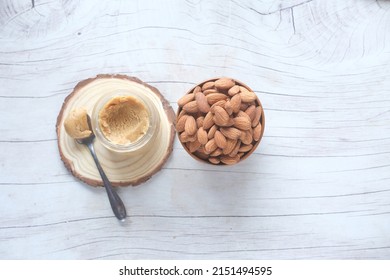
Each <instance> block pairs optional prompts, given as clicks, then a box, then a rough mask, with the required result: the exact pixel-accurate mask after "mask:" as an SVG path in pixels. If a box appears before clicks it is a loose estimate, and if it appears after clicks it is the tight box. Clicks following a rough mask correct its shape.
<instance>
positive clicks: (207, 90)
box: [203, 88, 219, 95]
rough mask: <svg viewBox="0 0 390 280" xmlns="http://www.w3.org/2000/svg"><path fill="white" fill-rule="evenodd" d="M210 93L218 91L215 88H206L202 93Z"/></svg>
mask: <svg viewBox="0 0 390 280" xmlns="http://www.w3.org/2000/svg"><path fill="white" fill-rule="evenodd" d="M210 93H219V91H218V90H217V89H215V88H210V89H206V90H205V91H203V94H204V95H209V94H210Z"/></svg>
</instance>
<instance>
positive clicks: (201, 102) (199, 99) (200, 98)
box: [195, 91, 210, 113]
mask: <svg viewBox="0 0 390 280" xmlns="http://www.w3.org/2000/svg"><path fill="white" fill-rule="evenodd" d="M195 100H196V104H198V109H199V111H201V112H202V113H208V112H209V111H210V105H209V103H208V102H207V98H206V96H205V95H204V94H203V92H201V91H198V92H197V93H195Z"/></svg>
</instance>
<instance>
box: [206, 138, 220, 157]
mask: <svg viewBox="0 0 390 280" xmlns="http://www.w3.org/2000/svg"><path fill="white" fill-rule="evenodd" d="M217 148H218V147H217V144H215V140H214V138H213V139H210V140H209V141H208V142H207V143H206V145H205V146H204V149H205V151H206V153H208V154H211V153H212V152H214V151H215V150H216V149H217Z"/></svg>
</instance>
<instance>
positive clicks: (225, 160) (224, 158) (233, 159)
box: [221, 155, 240, 165]
mask: <svg viewBox="0 0 390 280" xmlns="http://www.w3.org/2000/svg"><path fill="white" fill-rule="evenodd" d="M239 161H240V157H239V156H238V155H237V156H235V157H230V156H222V157H221V162H222V163H224V164H226V165H233V164H236V163H237V162H239Z"/></svg>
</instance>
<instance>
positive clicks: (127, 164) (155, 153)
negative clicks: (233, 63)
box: [56, 74, 175, 186]
mask: <svg viewBox="0 0 390 280" xmlns="http://www.w3.org/2000/svg"><path fill="white" fill-rule="evenodd" d="M113 91H130V92H131V91H137V92H139V93H142V94H145V95H148V96H149V97H150V98H151V99H153V103H154V104H155V105H156V107H157V108H158V113H159V115H160V129H159V132H158V135H157V137H156V140H154V143H153V144H152V145H151V146H150V148H149V149H148V150H146V151H145V152H144V153H142V154H136V155H133V154H132V155H129V154H123V153H116V152H113V151H110V150H108V149H107V148H105V147H104V146H103V145H102V144H101V143H100V142H99V140H98V139H97V138H96V139H95V142H94V147H95V151H96V154H97V156H98V158H99V160H100V163H101V165H102V167H103V169H104V171H105V172H106V174H107V177H108V178H109V179H110V181H111V183H112V185H113V186H129V185H133V186H135V185H138V184H140V183H143V182H145V181H146V180H148V179H149V178H150V177H151V176H152V175H153V174H155V173H156V172H158V171H159V170H160V169H161V168H162V166H163V165H164V163H165V162H166V161H167V159H168V157H169V155H170V154H171V152H172V149H173V141H174V135H175V132H174V131H175V130H174V120H175V113H174V111H173V110H172V108H171V106H170V105H169V102H168V101H167V100H166V99H165V98H164V97H163V96H162V94H161V93H160V92H159V91H158V90H157V89H156V88H154V87H152V86H150V85H148V84H146V83H143V82H142V81H140V80H139V79H137V78H134V77H128V76H126V75H108V74H102V75H98V76H96V77H95V78H91V79H87V80H84V81H81V82H79V83H78V84H77V85H76V87H75V88H74V90H73V92H72V93H71V94H70V95H69V96H67V97H66V98H65V100H64V103H63V105H62V108H61V111H60V113H59V115H58V117H57V125H56V130H57V139H58V149H59V152H60V156H61V159H62V161H63V162H64V164H65V166H66V167H67V168H68V169H69V170H70V172H71V173H72V174H73V175H74V176H75V177H77V178H79V179H80V180H82V181H83V182H85V183H87V184H88V185H91V186H101V185H102V181H101V178H100V175H99V173H98V170H97V168H96V166H95V163H94V161H93V159H92V156H91V154H90V152H89V150H88V148H87V147H86V146H85V145H80V144H78V143H77V142H76V141H75V140H74V139H72V138H71V137H70V136H69V135H68V134H67V133H66V131H65V128H64V125H63V124H64V120H65V119H66V117H67V116H68V114H69V112H71V111H72V110H73V109H75V108H85V109H87V112H88V114H89V115H90V116H91V114H92V110H93V108H94V106H95V104H96V102H97V100H98V99H99V98H101V97H102V96H104V95H105V94H107V92H113Z"/></svg>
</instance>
